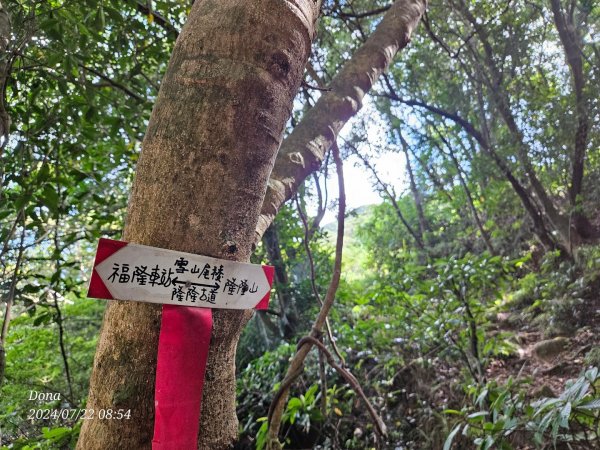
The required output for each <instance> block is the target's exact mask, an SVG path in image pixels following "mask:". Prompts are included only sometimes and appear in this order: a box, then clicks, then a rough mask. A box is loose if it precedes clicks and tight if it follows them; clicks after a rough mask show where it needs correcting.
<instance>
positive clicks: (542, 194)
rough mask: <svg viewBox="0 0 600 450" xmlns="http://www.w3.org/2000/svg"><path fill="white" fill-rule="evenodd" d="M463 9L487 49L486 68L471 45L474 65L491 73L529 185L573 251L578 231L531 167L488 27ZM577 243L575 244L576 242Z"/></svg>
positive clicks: (462, 5) (462, 6)
mask: <svg viewBox="0 0 600 450" xmlns="http://www.w3.org/2000/svg"><path fill="white" fill-rule="evenodd" d="M459 8H460V10H461V12H462V14H463V16H464V17H465V18H466V19H467V21H468V22H469V23H470V24H471V26H472V27H473V29H474V31H475V33H476V34H477V36H478V38H479V41H480V42H481V45H482V46H483V66H482V65H481V64H480V63H479V61H478V57H477V55H476V52H475V49H474V48H473V44H472V43H470V48H472V52H473V54H474V57H473V61H474V62H475V64H476V65H477V66H479V68H480V72H483V71H484V70H483V69H484V67H485V68H487V70H488V72H489V77H488V76H483V77H482V78H483V81H484V82H485V83H486V85H487V88H488V91H489V94H490V96H491V99H492V102H493V103H494V105H495V106H496V109H497V110H498V112H499V113H500V117H502V120H503V121H504V123H505V124H506V127H507V128H508V130H509V132H510V133H511V135H512V136H513V139H514V140H515V145H516V149H517V157H518V158H519V161H520V162H521V165H522V166H523V170H524V171H525V174H526V175H527V178H528V180H529V183H530V184H531V187H532V189H533V192H534V193H535V195H536V197H537V198H538V200H539V202H540V204H541V205H542V207H543V209H544V213H545V214H546V216H547V217H548V219H549V220H550V221H551V222H552V224H553V225H554V228H555V229H556V230H557V231H558V232H559V233H560V235H561V239H562V241H563V243H564V244H565V245H566V246H568V247H571V244H573V243H578V242H579V240H580V238H579V236H578V235H577V233H576V230H575V229H574V228H573V227H571V223H570V220H569V218H568V217H566V216H565V215H563V214H561V212H560V211H559V210H558V208H557V207H556V205H555V204H554V201H553V200H552V198H551V197H550V195H549V194H548V192H547V191H546V189H545V188H544V186H543V184H542V182H541V181H540V179H539V178H538V176H537V173H536V171H535V168H534V167H533V164H532V163H531V160H530V158H529V154H528V152H529V147H528V145H527V144H526V142H525V138H524V136H523V132H522V131H521V129H520V128H519V127H518V125H517V121H516V119H515V117H514V114H513V111H512V109H511V106H510V99H509V97H508V94H507V92H508V91H507V90H506V88H505V87H504V82H503V76H502V75H503V74H502V73H501V71H500V69H499V68H498V65H497V64H496V61H495V59H494V53H493V49H492V46H491V45H490V41H489V36H488V33H487V30H486V29H485V27H483V26H481V25H479V24H478V23H477V20H476V19H475V17H474V16H473V14H472V13H471V11H470V10H469V8H468V6H467V5H466V4H465V1H464V0H459ZM574 241H575V242H574Z"/></svg>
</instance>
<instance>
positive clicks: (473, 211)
mask: <svg viewBox="0 0 600 450" xmlns="http://www.w3.org/2000/svg"><path fill="white" fill-rule="evenodd" d="M433 128H434V129H435V130H436V132H437V134H438V136H439V138H440V139H441V140H442V142H443V143H444V145H445V146H446V148H447V149H448V155H449V156H450V160H451V161H452V164H453V165H454V168H455V169H456V173H457V175H458V181H459V183H460V185H461V186H462V188H463V190H464V191H465V196H466V197H467V203H468V204H469V209H470V210H471V214H473V220H474V221H475V225H477V228H478V229H479V232H480V233H481V237H482V238H483V241H484V243H485V246H486V248H487V249H488V251H489V252H490V253H491V254H492V255H495V254H496V249H494V246H493V245H492V241H491V239H490V235H489V233H488V231H487V230H486V229H485V227H484V226H483V222H482V221H481V218H480V217H479V212H477V208H476V207H475V201H474V200H473V195H472V194H471V189H469V185H468V184H467V181H466V180H465V177H464V174H463V170H462V167H461V165H460V162H459V161H458V158H457V157H456V155H455V154H454V150H453V149H452V145H450V142H448V140H447V139H446V138H445V137H444V136H443V135H442V133H441V132H440V130H438V129H437V127H436V126H435V125H433ZM439 150H440V152H441V153H442V154H445V152H444V151H443V150H442V148H441V147H440V148H439Z"/></svg>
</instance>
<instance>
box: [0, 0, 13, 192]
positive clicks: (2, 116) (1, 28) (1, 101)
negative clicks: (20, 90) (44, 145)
mask: <svg viewBox="0 0 600 450" xmlns="http://www.w3.org/2000/svg"><path fill="white" fill-rule="evenodd" d="M11 31H12V26H11V23H10V16H9V14H8V11H7V10H6V7H5V6H4V5H2V3H0V139H1V140H2V142H1V143H0V150H2V149H3V148H4V147H5V146H6V143H7V141H8V134H9V133H10V117H9V115H8V111H6V105H5V97H6V83H8V75H9V73H10V54H9V53H8V52H7V51H6V50H7V49H8V44H9V43H10V40H11ZM3 170H4V169H3V168H2V167H0V180H2V179H3V173H4V172H3Z"/></svg>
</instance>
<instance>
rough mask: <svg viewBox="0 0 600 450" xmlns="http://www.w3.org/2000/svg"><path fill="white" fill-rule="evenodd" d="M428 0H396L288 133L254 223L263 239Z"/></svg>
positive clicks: (408, 34)
mask: <svg viewBox="0 0 600 450" xmlns="http://www.w3.org/2000/svg"><path fill="white" fill-rule="evenodd" d="M426 4H427V1H426V0H397V1H396V2H395V3H394V4H393V5H392V6H391V7H390V9H389V10H388V11H387V12H386V14H385V16H384V17H383V19H382V20H381V22H380V23H379V25H378V26H377V29H376V30H375V31H374V32H373V34H371V36H369V38H368V39H367V40H366V42H365V43H364V44H363V45H362V46H361V47H360V48H359V49H358V50H357V51H356V53H355V54H354V55H353V57H352V59H350V60H349V61H348V62H346V64H344V66H343V67H342V68H341V70H340V71H339V73H338V74H337V75H336V76H335V78H334V79H333V80H332V82H331V85H330V86H329V88H330V91H328V92H324V93H323V95H321V97H320V98H319V100H318V101H317V103H316V104H315V106H314V107H313V108H312V109H311V110H309V111H308V112H307V113H306V114H305V116H304V118H303V119H302V121H301V122H300V123H299V124H298V125H297V126H296V127H295V128H294V130H293V131H292V133H290V135H289V136H288V137H287V138H286V139H285V141H284V142H283V144H282V145H281V149H280V150H279V154H278V155H277V160H276V162H275V167H274V168H273V173H272V174H271V177H270V179H269V187H268V189H267V194H266V197H265V202H264V204H263V208H262V211H261V215H260V218H259V223H258V226H257V228H256V236H255V242H259V241H260V238H261V236H262V235H263V233H264V232H265V230H266V229H267V228H268V227H269V225H270V224H271V222H272V221H273V218H274V217H275V214H277V211H278V210H279V208H280V207H281V205H283V203H284V202H286V201H287V200H289V199H290V198H292V197H293V194H294V192H295V191H296V190H297V188H298V186H300V184H301V183H302V182H303V181H304V180H305V179H306V177H307V176H308V175H310V174H311V173H312V172H314V171H315V170H316V169H317V168H318V167H319V166H320V164H321V163H322V162H323V159H324V157H325V154H326V153H327V151H328V150H329V149H330V148H331V146H332V144H333V142H334V141H335V138H336V137H337V134H338V133H339V131H340V130H341V129H342V127H343V126H344V125H345V124H346V122H347V121H348V120H349V119H350V118H351V117H352V116H354V115H355V114H356V113H357V111H358V110H359V109H360V107H361V106H362V100H363V98H364V96H365V94H366V93H367V92H368V91H369V90H370V89H371V87H372V86H373V84H374V83H375V82H376V81H377V79H378V78H379V76H380V75H381V74H382V73H383V71H384V70H385V69H387V67H388V66H389V65H390V63H391V62H392V59H393V57H394V55H395V54H396V53H397V52H398V51H399V50H400V49H402V48H404V47H405V46H406V45H407V44H408V42H409V41H410V38H411V35H412V33H413V31H414V29H415V28H416V26H417V24H418V23H419V20H420V19H421V16H422V15H423V13H424V12H425V7H426Z"/></svg>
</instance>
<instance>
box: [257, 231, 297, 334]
mask: <svg viewBox="0 0 600 450" xmlns="http://www.w3.org/2000/svg"><path fill="white" fill-rule="evenodd" d="M263 242H264V243H265V249H266V250H267V256H268V258H269V263H270V264H271V265H272V266H273V267H274V268H275V290H276V292H277V299H278V300H279V307H280V313H281V316H279V326H280V328H281V335H282V336H283V337H284V338H285V339H291V338H292V337H293V336H294V333H295V332H296V326H297V325H298V314H297V313H296V308H295V305H294V302H293V300H292V298H291V292H290V290H289V284H290V282H289V278H288V273H287V267H286V264H285V261H284V260H283V255H282V254H281V247H280V245H279V233H278V231H277V223H276V222H273V223H272V224H271V226H270V227H269V228H267V231H266V232H265V235H264V240H263Z"/></svg>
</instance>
